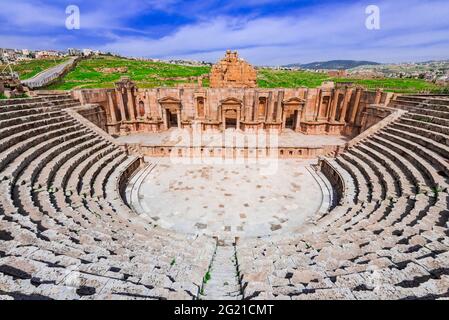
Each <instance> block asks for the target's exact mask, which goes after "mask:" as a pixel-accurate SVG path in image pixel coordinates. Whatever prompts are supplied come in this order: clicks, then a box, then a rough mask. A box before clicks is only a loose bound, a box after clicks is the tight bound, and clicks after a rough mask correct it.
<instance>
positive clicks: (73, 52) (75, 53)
mask: <svg viewBox="0 0 449 320" xmlns="http://www.w3.org/2000/svg"><path fill="white" fill-rule="evenodd" d="M67 53H68V55H69V56H80V55H82V54H83V53H82V52H81V50H79V49H75V48H69V49H68V50H67Z"/></svg>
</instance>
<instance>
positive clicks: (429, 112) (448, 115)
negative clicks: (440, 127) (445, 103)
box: [409, 106, 449, 119]
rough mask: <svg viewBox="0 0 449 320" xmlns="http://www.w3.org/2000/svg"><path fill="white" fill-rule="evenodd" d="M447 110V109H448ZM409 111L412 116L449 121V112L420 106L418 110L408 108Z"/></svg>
mask: <svg viewBox="0 0 449 320" xmlns="http://www.w3.org/2000/svg"><path fill="white" fill-rule="evenodd" d="M447 110H449V107H448V109H447ZM409 111H410V112H411V113H414V114H420V115H423V116H428V117H430V118H441V119H449V111H446V110H434V109H432V108H431V107H430V106H427V107H425V106H420V107H419V108H410V109H409Z"/></svg>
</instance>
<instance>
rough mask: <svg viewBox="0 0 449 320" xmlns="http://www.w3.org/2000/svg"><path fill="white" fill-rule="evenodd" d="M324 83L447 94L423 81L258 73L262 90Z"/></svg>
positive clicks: (314, 74)
mask: <svg viewBox="0 0 449 320" xmlns="http://www.w3.org/2000/svg"><path fill="white" fill-rule="evenodd" d="M324 81H334V82H336V83H343V82H344V83H347V82H351V83H354V84H356V85H360V86H362V87H364V88H366V89H369V90H376V89H379V88H380V89H384V90H385V91H387V92H395V93H417V92H423V91H427V92H431V93H444V92H445V91H446V92H447V90H448V89H447V88H446V87H442V86H438V85H436V84H434V83H431V82H427V81H425V80H421V79H353V78H332V77H329V76H328V75H327V74H326V73H316V72H310V71H284V70H279V71H278V70H270V69H262V70H259V72H258V79H257V82H258V85H259V87H261V88H297V87H307V88H316V87H319V86H320V85H321V84H322V83H323V82H324Z"/></svg>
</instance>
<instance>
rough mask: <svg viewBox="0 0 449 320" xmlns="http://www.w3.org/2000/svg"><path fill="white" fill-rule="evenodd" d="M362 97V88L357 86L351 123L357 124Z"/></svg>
mask: <svg viewBox="0 0 449 320" xmlns="http://www.w3.org/2000/svg"><path fill="white" fill-rule="evenodd" d="M361 97H362V89H360V88H357V93H356V97H355V102H354V108H352V113H351V123H352V124H355V120H356V118H357V111H358V110H359V104H360V99H361Z"/></svg>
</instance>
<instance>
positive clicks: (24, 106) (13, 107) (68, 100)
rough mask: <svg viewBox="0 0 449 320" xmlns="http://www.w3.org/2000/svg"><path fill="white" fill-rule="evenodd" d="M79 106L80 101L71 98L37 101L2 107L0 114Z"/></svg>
mask: <svg viewBox="0 0 449 320" xmlns="http://www.w3.org/2000/svg"><path fill="white" fill-rule="evenodd" d="M74 103H77V104H79V102H78V101H76V100H74V99H72V98H69V97H61V98H58V99H54V100H51V101H36V102H33V103H28V102H27V103H19V104H12V105H8V106H3V107H0V114H3V113H6V112H10V111H23V110H29V109H35V108H50V107H58V106H60V105H65V104H74Z"/></svg>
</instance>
